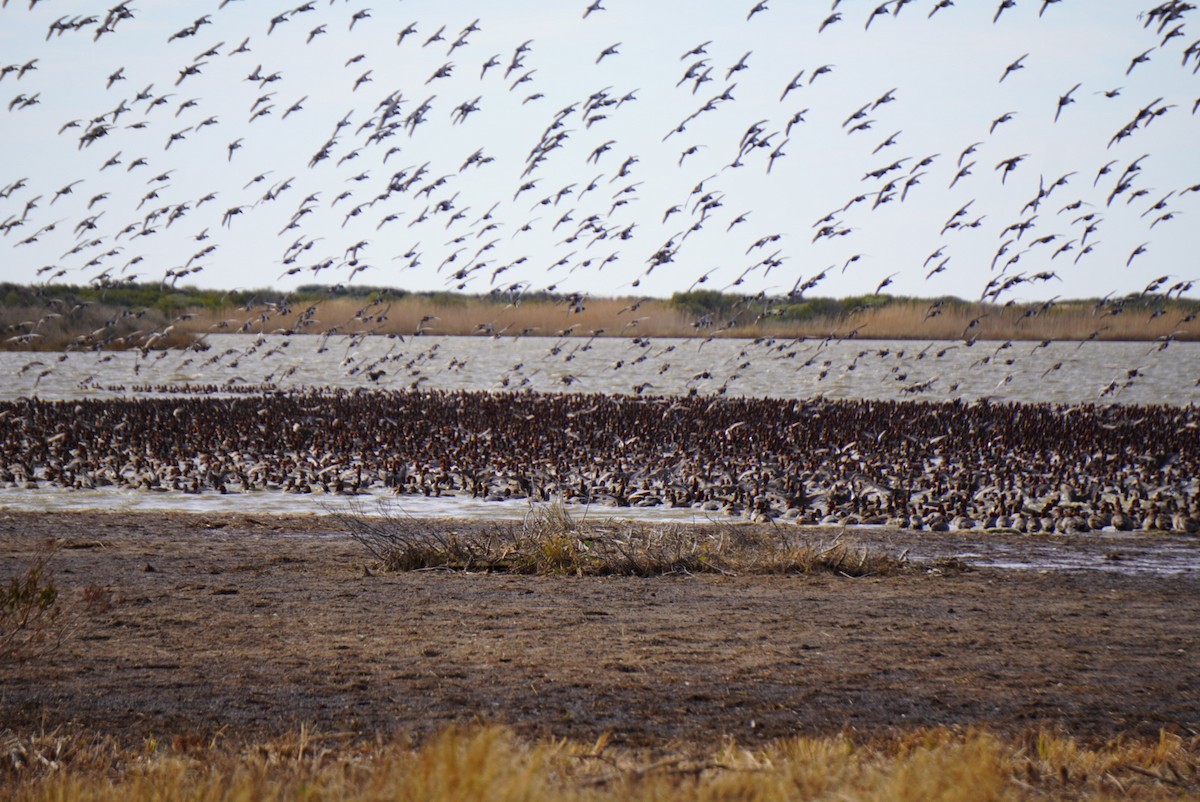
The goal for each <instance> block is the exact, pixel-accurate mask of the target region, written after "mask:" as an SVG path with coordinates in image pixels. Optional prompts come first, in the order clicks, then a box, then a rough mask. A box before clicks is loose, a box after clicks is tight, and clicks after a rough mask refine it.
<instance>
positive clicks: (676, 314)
mask: <svg viewBox="0 0 1200 802" xmlns="http://www.w3.org/2000/svg"><path fill="white" fill-rule="evenodd" d="M1169 289H1170V288H1168V287H1166V286H1163V287H1154V288H1153V289H1151V290H1150V291H1149V292H1143V293H1136V294H1131V295H1127V296H1123V297H1112V296H1108V297H1105V298H1103V299H1100V298H1090V299H1076V300H1064V299H1056V300H1054V301H1046V302H1029V303H1014V302H1010V303H1007V304H992V303H979V302H976V301H968V300H963V299H960V298H955V297H952V296H944V297H941V298H910V297H900V296H892V295H859V296H854V297H848V298H820V297H812V298H809V297H804V296H791V297H789V296H765V295H758V296H744V295H736V294H731V293H722V292H718V291H715V290H693V291H690V292H681V293H676V294H675V295H673V296H671V297H670V298H643V297H637V296H626V297H596V296H588V295H580V294H574V293H567V294H554V293H547V292H530V293H524V294H512V293H508V292H496V293H491V294H487V295H462V294H457V293H450V292H408V291H406V290H402V289H396V288H389V287H368V286H356V287H326V286H317V285H308V286H302V287H299V288H297V289H296V290H293V291H290V292H279V291H274V290H229V291H221V290H203V289H197V288H194V287H182V288H177V287H165V286H162V285H159V284H133V283H120V284H109V285H83V286H69V285H53V286H30V285H19V284H11V283H0V346H2V348H3V349H4V350H72V349H76V350H94V349H105V350H113V349H124V348H140V349H163V348H180V347H188V346H193V345H199V346H200V347H202V342H203V337H204V335H205V334H213V333H238V332H241V333H248V334H317V335H366V334H376V335H392V336H396V335H399V336H405V337H407V336H419V335H458V336H497V337H500V336H504V337H512V336H527V337H528V336H550V337H566V336H575V337H593V336H603V337H639V336H640V337H700V338H707V337H731V338H733V337H740V338H759V337H768V338H783V339H794V338H805V339H814V338H816V339H820V338H832V339H849V338H859V339H884V340H972V339H978V340H1030V341H1040V340H1067V341H1077V342H1086V341H1089V340H1110V341H1129V340H1135V341H1152V340H1167V339H1170V340H1197V339H1200V300H1193V299H1188V298H1182V297H1177V296H1172V294H1171V292H1170V291H1169Z"/></svg>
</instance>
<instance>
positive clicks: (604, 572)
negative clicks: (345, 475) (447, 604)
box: [336, 503, 912, 577]
mask: <svg viewBox="0 0 1200 802" xmlns="http://www.w3.org/2000/svg"><path fill="white" fill-rule="evenodd" d="M380 511H381V513H382V514H376V515H370V514H365V511H364V510H361V509H360V510H358V511H352V512H349V513H337V514H336V515H337V517H338V518H339V520H340V521H341V522H342V525H343V527H344V528H345V530H346V531H347V533H348V534H349V536H350V537H351V538H353V539H354V540H356V541H357V542H358V543H360V544H361V545H362V546H363V547H364V548H365V549H366V550H367V551H368V552H369V553H370V554H371V555H372V556H373V557H374V558H375V559H377V560H378V561H379V563H380V565H381V566H382V567H383V568H384V570H388V571H416V570H431V569H433V570H450V571H474V572H487V573H512V574H523V575H536V576H553V575H574V576H642V577H650V576H664V575H667V574H685V573H692V574H755V575H792V574H812V573H832V574H837V575H841V576H846V577H866V576H888V575H893V574H897V573H899V572H902V571H905V570H909V569H910V568H911V567H912V566H910V565H909V563H908V560H907V555H906V554H903V553H902V554H899V555H893V554H889V553H886V552H883V551H880V550H878V549H874V550H873V549H868V548H866V547H863V546H860V545H858V544H856V543H854V542H853V541H851V540H847V539H845V538H844V537H837V538H833V539H831V540H822V541H819V542H818V541H810V540H804V539H799V538H796V537H794V536H792V535H789V534H788V532H787V530H785V529H778V530H774V531H772V532H771V533H770V534H766V533H764V532H762V531H761V530H751V529H749V528H747V527H744V526H738V525H732V524H731V525H713V526H680V525H672V526H649V525H645V524H637V523H620V524H591V523H587V522H586V521H580V520H577V519H575V518H574V517H573V516H572V515H571V513H570V512H569V511H568V510H567V508H566V506H565V505H563V504H559V503H554V504H548V505H543V506H539V507H535V508H532V509H531V511H530V512H529V514H528V515H527V516H526V517H525V519H524V520H523V521H521V522H519V523H515V522H508V523H497V524H495V525H493V526H491V527H488V528H486V529H485V530H483V531H473V532H471V533H461V532H457V531H455V530H453V529H447V530H446V531H430V530H429V529H428V528H427V527H426V526H425V525H423V524H421V523H419V522H416V521H410V520H407V519H405V518H403V517H401V516H397V515H393V514H392V513H391V512H390V510H389V508H388V507H387V506H386V503H381V510H380Z"/></svg>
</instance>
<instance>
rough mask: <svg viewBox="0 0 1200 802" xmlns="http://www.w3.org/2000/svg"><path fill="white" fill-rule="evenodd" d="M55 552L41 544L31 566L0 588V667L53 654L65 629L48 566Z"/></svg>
mask: <svg viewBox="0 0 1200 802" xmlns="http://www.w3.org/2000/svg"><path fill="white" fill-rule="evenodd" d="M55 551H56V547H55V546H54V544H53V543H49V542H48V543H46V544H43V546H42V547H41V549H40V550H39V551H38V553H37V554H36V556H35V557H34V559H33V562H32V563H31V564H30V565H29V566H28V567H27V568H26V569H25V570H24V571H22V572H20V573H19V574H18V575H17V576H14V577H13V578H12V579H10V580H9V581H8V583H7V584H6V585H4V586H3V587H0V664H4V663H17V662H25V661H28V660H32V659H35V658H37V657H41V656H43V655H45V654H47V653H49V652H51V651H53V650H54V649H55V648H57V647H58V645H59V644H60V643H61V641H62V638H63V636H64V635H65V634H66V632H67V630H68V628H69V620H70V616H69V615H68V612H67V608H66V606H65V605H64V604H63V603H62V601H61V599H60V597H59V590H58V586H57V585H56V584H55V582H54V572H53V571H52V569H51V566H50V561H51V558H52V557H53V556H54V553H55Z"/></svg>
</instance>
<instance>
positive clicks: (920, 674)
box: [0, 513, 1200, 745]
mask: <svg viewBox="0 0 1200 802" xmlns="http://www.w3.org/2000/svg"><path fill="white" fill-rule="evenodd" d="M429 525H430V526H431V527H443V528H454V527H460V528H465V527H469V526H472V524H469V523H463V522H446V521H439V522H430V523H429ZM337 527H338V523H337V522H336V521H335V520H333V519H330V518H326V517H320V516H313V517H288V518H284V517H273V516H246V515H227V516H216V515H183V514H170V515H157V514H101V513H55V514H53V515H49V514H47V515H37V514H25V513H0V581H3V582H5V583H7V582H8V581H9V579H10V578H11V577H12V576H15V575H16V574H17V573H18V572H19V571H20V570H22V568H23V567H24V566H26V565H28V564H29V560H30V559H31V557H32V555H33V554H34V552H35V551H36V549H37V547H38V545H39V544H40V543H42V542H43V541H45V539H47V538H57V539H59V540H60V543H61V545H62V546H63V548H61V550H60V551H58V552H57V554H56V555H55V556H54V558H53V565H54V567H55V569H56V574H55V576H56V578H57V581H58V584H59V586H60V587H61V588H62V589H63V590H64V592H65V593H66V596H67V597H68V598H69V599H71V600H72V604H73V605H74V607H75V610H76V612H77V614H78V622H77V628H76V629H75V630H74V631H73V632H72V633H71V635H70V636H69V637H67V638H66V639H65V640H64V642H63V643H62V644H61V646H60V647H59V648H58V649H57V650H56V651H54V652H53V653H51V654H50V655H48V656H46V657H44V658H41V659H39V660H36V661H33V662H27V663H24V664H20V665H7V666H0V680H2V681H0V722H3V724H4V726H7V727H9V728H13V729H17V730H22V729H25V730H29V729H35V728H36V729H44V728H57V727H65V728H70V727H81V728H86V729H88V730H91V731H98V732H101V733H106V734H111V735H113V736H115V737H118V738H120V739H123V740H131V741H135V740H137V739H140V738H145V737H150V736H153V737H170V736H175V735H188V736H196V735H200V736H207V735H209V734H216V733H218V732H223V733H225V734H226V735H227V736H229V735H238V736H242V737H246V738H250V737H262V736H268V737H269V736H272V735H277V734H283V733H286V732H292V731H295V730H296V729H297V728H298V727H299V726H301V725H306V726H309V727H312V728H316V729H319V730H321V731H325V732H354V733H358V734H376V733H377V734H381V735H414V736H416V737H420V736H422V735H424V734H427V733H430V732H433V731H436V730H440V729H442V728H444V727H445V726H447V725H449V724H452V723H460V722H467V721H476V720H482V721H487V722H494V723H504V724H508V725H511V726H512V727H514V728H515V729H516V730H517V731H518V732H520V733H523V734H528V735H531V736H544V735H553V736H565V737H571V738H577V739H591V738H595V737H596V736H598V735H600V734H601V733H604V732H610V731H611V732H612V733H613V734H614V741H615V742H619V743H626V744H634V745H666V744H669V743H673V742H674V743H678V742H680V741H688V742H691V743H693V744H707V743H716V742H718V741H719V740H720V739H722V738H724V737H734V738H736V739H737V740H738V741H739V742H743V743H745V742H756V741H761V740H765V739H772V738H779V737H786V736H791V735H798V734H829V733H833V732H839V731H842V730H846V729H849V730H852V731H860V732H864V733H870V734H880V733H881V732H888V731H898V730H907V729H911V728H914V727H921V726H929V725H950V726H971V725H980V726H987V727H990V728H993V729H997V730H1000V731H1003V732H1024V731H1027V730H1029V729H1030V728H1034V727H1049V728H1052V729H1055V730H1058V731H1063V732H1065V733H1068V734H1072V735H1076V736H1079V737H1083V738H1089V739H1090V738H1096V739H1108V738H1111V737H1114V736H1116V735H1119V734H1136V735H1147V736H1152V735H1154V734H1156V733H1157V732H1158V731H1159V730H1160V729H1162V728H1168V729H1174V730H1178V731H1180V732H1184V733H1189V734H1194V733H1196V732H1197V730H1200V671H1197V668H1196V667H1197V665H1200V579H1198V578H1197V577H1196V576H1195V574H1194V572H1190V573H1185V574H1181V575H1176V576H1154V575H1140V576H1123V575H1119V574H1115V573H1106V572H1099V571H1079V572H1065V571H1051V572H1035V571H1015V570H995V569H979V570H966V571H956V570H946V569H944V568H937V567H931V566H927V567H921V566H917V567H916V568H914V570H912V571H909V572H905V573H902V574H899V575H893V576H887V577H878V578H865V579H850V578H847V577H842V576H836V575H829V574H817V575H804V576H787V577H739V576H713V575H704V576H695V575H680V576H666V577H657V578H651V579H643V578H611V577H609V578H584V577H570V576H568V577H526V576H505V575H485V574H461V573H448V572H437V571H420V572H409V573H400V574H389V573H386V572H380V571H379V570H378V569H377V568H375V567H373V566H372V565H371V561H370V558H369V557H368V555H367V554H366V553H365V551H364V550H363V549H362V548H361V546H359V545H358V544H357V543H355V542H354V541H352V540H350V539H349V538H347V537H345V535H344V533H342V532H340V531H339V530H338V528H337ZM893 536H894V538H895V539H896V546H897V551H899V550H900V549H902V548H903V547H904V545H905V539H906V538H913V537H914V535H913V533H907V532H896V533H894V535H893ZM923 537H929V535H923Z"/></svg>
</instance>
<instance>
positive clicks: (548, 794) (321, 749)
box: [0, 727, 1200, 802]
mask: <svg viewBox="0 0 1200 802" xmlns="http://www.w3.org/2000/svg"><path fill="white" fill-rule="evenodd" d="M1198 760H1200V739H1197V738H1192V739H1190V740H1185V739H1183V738H1181V737H1179V736H1176V735H1173V734H1170V733H1164V734H1163V736H1162V738H1161V739H1160V741H1159V742H1157V743H1156V742H1152V741H1151V742H1143V741H1129V740H1125V739H1117V740H1114V741H1111V742H1109V743H1106V744H1101V745H1098V746H1087V745H1084V744H1081V743H1079V742H1077V741H1075V740H1073V739H1070V738H1067V737H1063V736H1059V735H1051V734H1047V733H1031V734H1029V735H1028V736H1026V737H1024V738H1015V739H1013V738H1004V737H1001V736H999V735H996V734H994V733H990V732H987V731H968V732H958V731H954V730H948V729H935V730H927V731H918V732H910V733H906V734H902V735H900V736H895V737H890V738H889V737H880V738H874V739H872V738H861V737H850V736H848V735H842V736H836V737H826V738H820V737H798V738H793V739H787V740H783V741H778V742H775V743H771V744H768V745H766V746H763V747H759V748H756V749H746V748H741V747H739V746H738V745H737V744H735V743H733V742H726V743H725V744H723V745H722V746H720V747H719V748H718V749H716V750H715V751H709V750H706V749H703V748H696V749H688V748H686V747H684V748H682V749H677V750H675V751H673V752H665V753H664V752H663V751H662V750H656V751H654V752H649V751H645V750H633V749H622V748H615V747H612V746H611V745H610V743H609V738H608V736H607V735H606V736H602V737H601V738H600V739H598V740H597V741H596V742H595V743H591V744H584V743H578V742H570V741H528V740H524V739H521V738H519V737H517V736H515V735H514V734H513V733H511V732H510V731H508V730H506V729H504V728H500V727H474V728H468V729H451V730H448V731H445V732H443V733H441V734H439V735H437V736H435V737H433V738H431V739H429V740H428V741H427V742H425V743H424V744H421V745H419V746H417V747H413V746H410V745H407V744H403V743H396V742H384V741H362V740H359V739H356V738H355V737H354V736H352V735H349V734H345V733H341V734H332V735H322V734H319V733H312V732H308V731H304V730H301V732H300V733H299V734H296V735H292V736H289V737H285V738H281V739H277V740H274V741H267V742H257V743H248V744H235V743H230V742H229V741H226V740H224V739H221V738H214V739H211V740H206V739H203V738H199V737H177V738H174V739H171V740H169V741H163V742H160V741H156V740H147V741H146V742H144V743H143V744H140V745H137V746H134V747H127V746H122V745H119V744H117V743H115V742H114V741H112V740H111V739H107V738H103V737H98V736H89V735H75V736H63V735H59V734H40V735H33V736H23V735H21V734H17V733H12V732H3V733H0V792H2V793H3V794H4V797H5V798H6V799H11V800H13V802H50V801H51V800H56V801H57V800H77V799H87V800H94V802H109V801H110V800H112V801H114V802H115V801H116V800H121V802H165V801H166V800H178V799H321V800H327V801H328V802H357V801H358V800H376V799H396V800H421V801H422V802H442V801H443V800H454V802H469V801H470V800H525V801H526V802H541V801H542V800H566V801H568V802H571V801H573V800H595V801H596V802H601V801H602V800H610V799H620V800H634V801H636V800H661V799H671V800H716V799H755V800H762V802H774V801H775V800H795V799H856V800H888V802H898V801H899V802H903V801H904V800H914V801H915V800H920V802H926V801H927V800H1017V801H1020V800H1058V799H1080V800H1108V799H1114V800H1115V799H1133V800H1148V801H1151V802H1153V801H1154V800H1167V799H1185V798H1195V795H1196V794H1197V793H1200V771H1198V770H1197V761H1198Z"/></svg>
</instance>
